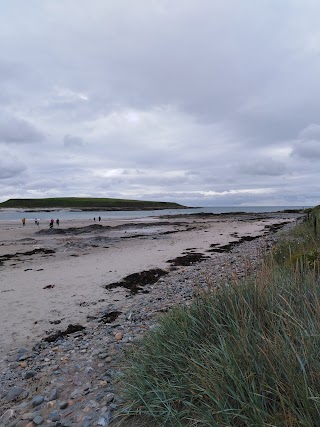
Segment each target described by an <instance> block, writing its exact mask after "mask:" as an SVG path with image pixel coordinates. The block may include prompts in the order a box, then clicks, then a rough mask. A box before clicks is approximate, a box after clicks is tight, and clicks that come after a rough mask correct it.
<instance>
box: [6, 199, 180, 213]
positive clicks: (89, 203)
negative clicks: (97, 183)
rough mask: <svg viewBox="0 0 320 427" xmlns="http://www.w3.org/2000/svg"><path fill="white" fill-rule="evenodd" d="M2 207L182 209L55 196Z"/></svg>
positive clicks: (151, 203)
mask: <svg viewBox="0 0 320 427" xmlns="http://www.w3.org/2000/svg"><path fill="white" fill-rule="evenodd" d="M0 208H15V209H52V208H69V209H72V208H73V209H88V210H92V209H94V210H97V209H102V210H129V209H132V210H140V209H141V210H144V209H151V210H152V209H181V208H184V206H182V205H179V204H178V203H171V202H157V201H147V200H130V199H112V198H94V197H55V198H44V199H9V200H7V201H5V202H3V203H0Z"/></svg>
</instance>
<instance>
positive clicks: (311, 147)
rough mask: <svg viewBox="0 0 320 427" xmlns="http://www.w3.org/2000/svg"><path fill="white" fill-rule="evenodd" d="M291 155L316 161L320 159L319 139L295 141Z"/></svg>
mask: <svg viewBox="0 0 320 427" xmlns="http://www.w3.org/2000/svg"><path fill="white" fill-rule="evenodd" d="M292 156H294V157H299V158H302V159H308V160H313V161H318V160H319V159H320V140H318V141H317V140H310V141H301V142H298V143H296V145H295V146H294V148H293V150H292Z"/></svg>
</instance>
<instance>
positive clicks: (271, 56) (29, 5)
mask: <svg viewBox="0 0 320 427" xmlns="http://www.w3.org/2000/svg"><path fill="white" fill-rule="evenodd" d="M319 16H320V2H319V1H318V0H314V1H313V0H303V1H302V0H297V1H296V0H256V1H253V0H90V1H89V0H28V1H26V0H0V201H4V200H7V199H9V198H32V197H59V196H95V197H119V198H132V199H145V200H162V201H175V202H178V203H182V204H186V205H189V206H232V205H282V206H284V205H292V206H293V205H300V206H309V205H310V206H313V205H316V204H319V203H320V201H319V199H320V197H319V188H320V184H319V183H320V24H319Z"/></svg>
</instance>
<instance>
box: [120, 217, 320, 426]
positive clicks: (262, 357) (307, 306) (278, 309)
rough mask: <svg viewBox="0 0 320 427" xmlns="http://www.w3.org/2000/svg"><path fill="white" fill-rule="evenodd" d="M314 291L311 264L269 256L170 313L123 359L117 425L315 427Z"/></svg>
mask: <svg viewBox="0 0 320 427" xmlns="http://www.w3.org/2000/svg"><path fill="white" fill-rule="evenodd" d="M305 226H306V227H308V224H304V225H302V227H305ZM295 232H296V233H297V232H298V234H299V233H300V232H301V230H300V231H299V230H298V231H297V230H296V231H295ZM297 238H299V239H300V238H301V236H300V235H298V236H297ZM291 240H292V241H293V240H294V239H293V238H291ZM315 242H316V240H315ZM319 285H320V281H319V275H318V269H316V268H314V266H313V267H312V268H310V266H309V265H308V264H303V268H301V266H300V267H299V268H297V266H296V265H294V264H290V263H289V264H287V263H286V262H279V260H278V261H275V260H274V259H271V260H270V259H269V261H268V263H265V264H264V265H263V267H262V268H261V270H260V271H259V272H258V273H257V274H256V276H255V277H251V278H249V279H247V280H246V281H245V282H236V283H230V285H229V286H226V287H224V288H222V289H219V290H216V291H209V292H207V293H203V294H202V295H201V296H200V297H198V298H197V299H196V300H194V302H193V303H192V305H191V306H190V307H189V308H174V309H172V310H171V311H170V312H169V313H167V314H166V315H165V316H164V317H163V318H162V320H161V322H160V326H159V328H158V329H156V330H155V331H153V332H151V333H149V334H148V335H147V336H146V337H145V338H144V339H143V340H142V343H140V344H139V345H137V346H136V347H135V348H134V350H133V351H131V352H130V353H129V354H128V355H127V359H126V362H127V368H126V369H125V376H124V379H123V384H124V396H125V405H124V408H123V410H122V413H121V415H120V418H121V417H123V420H124V423H123V424H124V425H128V426H129V425H141V426H142V425H146V426H150V425H156V426H173V427H180V426H181V427H182V426H190V427H191V426H197V427H198V426H212V427H223V426H225V427H227V426H228V427H230V426H236V427H246V426H248V427H249V426H250V427H251V426H252V427H259V426H276V427H297V426H304V427H317V426H320V286H319ZM132 420H134V421H132ZM137 420H140V421H138V423H137ZM133 422H136V424H132V423H133Z"/></svg>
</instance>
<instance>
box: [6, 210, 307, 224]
mask: <svg viewBox="0 0 320 427" xmlns="http://www.w3.org/2000/svg"><path fill="white" fill-rule="evenodd" d="M307 207H309V206H219V207H205V208H188V209H164V210H150V211H101V212H99V211H76V212H70V211H66V210H55V211H52V212H43V211H39V212H25V211H23V210H19V211H13V210H10V211H8V210H2V211H1V210H0V221H21V219H22V218H23V217H25V218H26V219H27V220H34V219H35V218H37V219H40V220H41V219H43V220H50V219H51V218H53V219H57V218H59V219H60V220H71V219H79V220H82V219H92V220H93V218H94V217H95V218H96V219H98V217H99V216H100V217H101V218H102V219H112V218H113V219H132V218H137V219H139V218H146V217H151V216H159V215H177V214H192V213H216V214H218V213H228V212H277V211H283V210H286V209H303V208H307Z"/></svg>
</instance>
